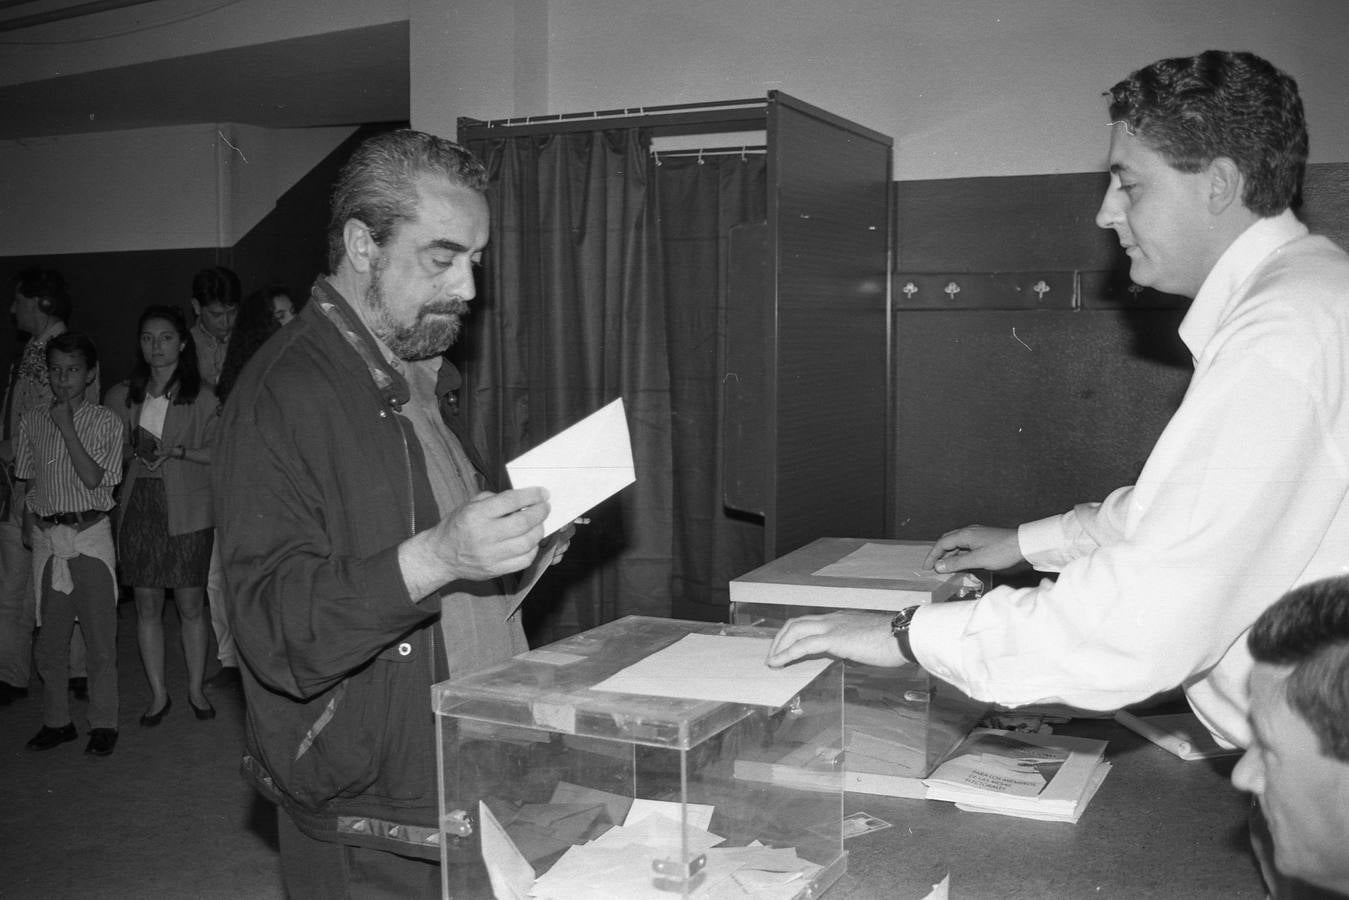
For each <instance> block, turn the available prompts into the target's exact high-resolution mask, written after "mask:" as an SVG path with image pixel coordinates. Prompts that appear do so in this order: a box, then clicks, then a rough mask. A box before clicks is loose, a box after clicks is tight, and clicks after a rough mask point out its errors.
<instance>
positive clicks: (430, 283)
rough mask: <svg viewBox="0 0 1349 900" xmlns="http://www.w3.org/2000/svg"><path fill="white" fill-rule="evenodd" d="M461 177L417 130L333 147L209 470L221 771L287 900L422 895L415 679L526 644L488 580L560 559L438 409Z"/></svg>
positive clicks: (428, 782)
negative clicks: (322, 233)
mask: <svg viewBox="0 0 1349 900" xmlns="http://www.w3.org/2000/svg"><path fill="white" fill-rule="evenodd" d="M485 185H486V173H485V172H484V170H483V167H482V165H481V163H479V162H478V161H477V160H476V159H475V158H473V156H472V155H470V154H469V153H468V152H467V151H465V150H464V149H462V148H461V147H459V146H458V145H456V144H453V143H451V142H449V141H446V140H443V139H441V138H437V137H434V136H432V135H429V134H423V133H420V132H414V131H397V132H390V133H387V134H382V135H378V136H376V137H373V138H371V139H369V140H368V141H366V142H365V143H364V144H362V145H361V146H360V147H359V148H357V150H356V151H355V153H354V154H353V155H352V157H351V159H350V160H349V161H348V162H347V164H346V165H345V166H344V168H343V170H342V173H341V175H340V176H339V180H338V184H337V186H336V189H335V190H334V193H333V201H332V212H331V217H330V219H329V226H328V248H329V250H328V266H329V272H330V273H331V274H329V275H328V276H326V277H322V278H319V279H318V281H317V282H316V283H315V285H314V287H313V291H312V292H311V294H310V301H309V303H308V304H307V305H306V306H305V308H304V310H303V312H302V313H301V314H300V316H299V317H298V318H297V319H296V321H294V322H292V323H291V324H289V325H287V326H285V327H284V328H283V329H281V331H280V332H279V333H277V334H276V335H274V336H273V337H272V338H271V339H270V340H268V341H267V342H266V344H264V345H263V347H262V348H261V349H260V350H258V352H257V353H256V354H255V355H254V356H253V358H252V359H251V360H250V361H249V363H248V365H247V366H246V367H245V368H244V371H243V373H242V374H241V375H240V377H239V381H238V383H237V384H236V385H235V386H234V388H233V389H232V391H231V394H230V399H229V402H228V404H227V405H226V407H225V413H224V423H223V426H222V428H221V440H220V448H219V452H218V453H217V457H216V466H215V471H214V473H213V480H214V488H215V498H216V504H217V509H218V511H219V525H220V536H221V555H222V556H223V558H224V563H225V575H226V580H227V582H228V586H229V590H228V591H227V597H228V598H229V603H230V615H231V622H232V623H233V625H234V629H235V637H236V639H237V641H238V646H239V651H240V654H241V655H242V657H243V659H244V661H245V662H246V663H247V665H245V666H244V667H243V669H242V674H243V682H244V695H245V697H246V699H247V703H248V711H249V714H248V722H247V736H246V740H247V747H246V751H245V758H244V770H245V772H246V773H247V775H248V776H249V777H250V779H251V780H252V781H253V782H254V784H255V785H256V786H257V787H258V789H259V790H260V791H261V792H262V793H263V795H264V796H266V797H268V798H269V799H270V800H272V801H273V802H274V803H276V804H277V805H278V829H279V843H280V851H281V868H282V875H283V877H284V880H285V883H286V891H287V894H288V895H289V896H290V897H292V898H294V900H301V898H310V897H348V896H361V897H370V896H381V897H383V896H391V897H392V896H397V897H439V896H440V871H439V868H438V866H437V865H435V863H436V861H437V860H438V857H439V849H438V847H439V845H438V835H439V828H438V822H439V813H438V803H439V799H438V795H437V791H436V784H437V777H436V746H435V717H434V716H432V715H431V712H430V709H429V707H428V705H427V697H428V696H429V695H428V691H429V690H430V686H431V685H432V684H433V683H435V682H436V681H439V680H443V679H445V678H449V677H454V676H458V675H461V674H463V673H467V672H471V671H474V670H476V669H479V668H481V667H483V666H486V665H489V664H491V663H494V662H497V661H500V660H503V659H506V658H509V657H510V656H512V655H514V654H516V653H518V652H520V651H522V650H524V649H526V647H527V644H526V642H525V639H524V632H523V629H522V628H521V626H520V622H519V617H518V615H515V614H512V612H511V609H510V601H509V599H508V598H509V594H510V590H511V585H510V584H508V583H505V582H504V581H503V579H502V576H505V575H507V574H508V573H512V572H517V571H519V570H521V569H523V568H525V567H526V566H527V565H528V564H529V563H530V562H531V561H532V560H533V559H534V557H535V556H536V555H537V554H539V553H541V552H542V553H549V554H552V555H553V557H552V559H553V561H555V560H556V559H557V558H558V555H559V554H560V553H561V552H562V550H563V549H564V544H562V543H558V544H557V545H556V546H555V545H554V544H553V543H551V542H550V543H549V544H548V545H545V547H546V549H543V550H540V547H539V544H540V541H541V539H542V537H543V522H544V520H545V518H546V517H547V513H548V503H547V496H546V492H545V491H544V490H542V489H540V488H527V489H521V490H508V491H503V492H501V493H490V492H488V491H487V490H485V489H484V488H485V485H486V483H487V482H486V477H485V475H484V472H485V471H486V470H485V468H484V467H483V466H482V465H481V464H480V463H477V462H475V459H476V453H475V452H474V450H473V447H472V445H471V444H469V443H468V442H466V441H464V440H462V439H461V438H460V437H459V433H458V432H457V431H456V425H457V422H455V421H454V420H451V419H447V418H444V417H442V412H441V406H440V396H439V394H440V392H441V390H442V388H441V386H442V385H444V384H445V383H446V381H447V379H446V378H445V376H446V374H447V369H446V368H445V367H447V366H449V363H448V362H445V361H443V359H442V356H441V354H442V353H443V352H444V350H445V349H446V348H447V347H448V346H449V345H450V344H451V342H452V341H453V340H454V338H455V336H456V334H457V333H458V330H459V321H460V318H461V317H462V316H463V315H464V313H465V312H467V310H468V305H469V302H470V301H471V300H473V298H474V296H475V292H476V288H475V285H474V267H475V265H476V264H477V262H478V260H479V258H480V256H481V254H482V250H483V246H484V245H485V244H486V242H487V234H488V209H487V200H486V198H485V197H484V195H483V190H484V188H485ZM564 540H565V539H564ZM297 748H298V750H297ZM462 868H463V869H464V870H468V869H469V868H471V867H468V866H465V867H462ZM447 877H451V876H449V875H447ZM451 883H452V884H453V883H454V878H453V877H451ZM483 887H485V884H484V885H483Z"/></svg>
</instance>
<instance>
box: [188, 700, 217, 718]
mask: <svg viewBox="0 0 1349 900" xmlns="http://www.w3.org/2000/svg"><path fill="white" fill-rule="evenodd" d="M187 705H188V706H190V707H192V715H194V716H196V717H197V718H198V719H203V720H205V719H214V718H215V707H214V706H212V705H211V701H210V700H207V701H206V705H205V706H204V707H203V706H198V705H197V704H195V703H193V702H192V698H191V697H188V698H187Z"/></svg>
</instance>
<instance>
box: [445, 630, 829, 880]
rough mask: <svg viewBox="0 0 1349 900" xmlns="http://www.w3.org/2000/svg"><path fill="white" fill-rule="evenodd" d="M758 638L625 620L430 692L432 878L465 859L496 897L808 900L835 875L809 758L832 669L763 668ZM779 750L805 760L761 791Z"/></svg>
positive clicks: (825, 731) (761, 635)
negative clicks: (435, 772)
mask: <svg viewBox="0 0 1349 900" xmlns="http://www.w3.org/2000/svg"><path fill="white" fill-rule="evenodd" d="M772 636H773V631H772V629H767V628H758V627H751V626H740V625H725V624H716V623H706V622H686V621H680V620H672V619H658V618H649V617H641V616H629V617H626V618H623V619H619V620H617V621H614V622H610V623H608V624H606V625H602V626H600V627H598V628H595V629H592V630H590V631H587V632H584V633H582V634H578V635H574V636H572V637H569V638H566V639H565V640H562V641H558V642H556V643H553V644H550V645H548V646H546V647H543V648H539V649H535V650H530V651H528V652H526V653H522V654H520V655H518V656H516V657H515V658H513V659H510V660H507V661H505V662H502V663H499V664H497V665H495V666H492V667H489V668H487V669H484V670H481V671H479V672H476V673H474V674H472V675H469V676H467V677H464V678H459V679H455V680H452V681H446V682H442V683H440V684H437V685H435V686H434V687H433V688H432V706H433V710H434V712H435V715H436V717H437V724H438V727H437V752H438V762H439V769H440V798H441V810H440V813H441V821H440V825H441V848H442V862H443V863H445V865H443V866H442V872H447V871H449V868H450V865H452V864H453V863H455V862H462V861H464V860H465V859H468V858H470V857H473V856H474V855H476V854H479V853H480V854H481V855H482V858H483V860H484V862H485V863H486V865H487V869H488V875H489V876H490V878H491V882H492V888H493V892H494V894H495V896H497V897H514V896H519V897H527V896H534V897H540V898H544V897H551V898H559V900H562V898H568V897H577V898H586V900H595V898H604V897H615V898H622V900H636V898H642V897H652V898H670V897H694V898H696V897H719V896H736V897H762V898H783V900H791V898H798V897H800V898H804V897H815V896H818V895H819V894H820V893H822V892H823V891H824V890H825V889H826V888H827V887H828V886H829V885H831V884H833V883H834V882H835V881H836V880H837V879H838V878H839V877H840V876H841V875H842V874H843V872H844V871H845V868H846V858H845V854H844V851H843V835H842V818H843V781H842V771H841V769H840V767H839V765H838V762H837V759H835V758H833V757H832V756H831V755H830V754H828V753H820V752H819V748H818V747H817V746H816V742H817V741H818V740H819V739H820V738H821V736H836V735H837V734H838V731H839V729H840V728H841V727H842V709H843V681H842V666H841V665H840V664H839V663H837V662H831V661H828V660H821V661H814V662H811V663H810V664H808V665H807V666H804V667H792V668H791V669H790V670H774V669H769V668H768V667H767V666H765V665H764V662H763V661H764V657H765V656H766V654H767V650H768V645H769V643H770V642H771V639H772ZM792 753H798V754H803V755H805V756H809V757H810V758H811V759H813V760H814V762H810V763H807V764H805V765H803V766H800V767H797V768H795V769H794V770H793V773H792V777H791V778H788V779H785V780H782V781H778V780H775V779H773V778H771V777H770V778H766V779H765V778H763V777H761V776H762V775H763V773H764V771H766V770H765V769H764V768H763V767H765V766H770V767H771V766H772V765H773V764H775V763H776V762H777V761H778V760H780V759H782V758H783V757H785V756H788V755H790V754H792ZM531 891H532V894H531V893H530V892H531ZM447 892H448V885H447Z"/></svg>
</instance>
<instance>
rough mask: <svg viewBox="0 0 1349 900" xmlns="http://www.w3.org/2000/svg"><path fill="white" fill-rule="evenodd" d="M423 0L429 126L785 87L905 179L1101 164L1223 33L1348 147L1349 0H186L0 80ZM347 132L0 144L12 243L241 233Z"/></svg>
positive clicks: (55, 36)
mask: <svg viewBox="0 0 1349 900" xmlns="http://www.w3.org/2000/svg"><path fill="white" fill-rule="evenodd" d="M170 7H172V15H173V17H176V18H178V19H181V21H175V22H172V23H166V22H165V21H164V20H165V19H166V18H167V17H169V12H167V11H168V10H169V9H170ZM404 19H406V20H409V21H410V23H411V29H410V31H411V40H412V48H411V50H412V54H411V55H412V63H411V69H412V71H411V80H412V97H411V109H412V120H413V125H414V126H415V127H419V128H424V129H426V130H430V131H436V132H438V133H441V134H453V133H454V131H455V119H456V117H458V116H463V115H469V116H474V117H476V118H501V117H506V116H518V115H532V114H540V113H561V112H579V111H586V110H592V109H605V108H615V107H638V106H643V105H661V104H669V103H682V102H697V101H707V100H723V99H732V98H741V97H760V96H763V95H764V94H765V93H766V92H768V91H769V90H774V89H780V90H783V91H786V92H787V93H790V94H793V95H795V96H797V97H800V98H801V99H803V100H805V101H807V102H810V103H813V104H816V105H818V106H822V107H824V108H826V109H829V110H831V111H834V112H837V113H839V114H841V115H844V116H847V117H849V118H851V119H854V120H856V121H858V122H860V123H862V124H863V125H867V126H869V127H871V128H874V129H876V130H878V131H881V132H884V133H886V134H889V135H891V136H892V137H894V138H895V139H896V150H895V177H896V178H899V179H926V178H950V177H964V176H986V175H1017V174H1043V173H1057V172H1079V171H1093V170H1099V169H1101V168H1102V167H1103V162H1104V150H1105V143H1106V131H1105V128H1104V127H1103V126H1104V117H1105V114H1104V103H1103V100H1102V97H1101V93H1102V92H1103V91H1104V90H1106V89H1107V88H1108V87H1109V86H1110V85H1111V84H1113V83H1114V82H1115V81H1117V80H1119V79H1120V78H1122V77H1123V76H1125V75H1126V74H1127V73H1128V72H1129V71H1131V70H1132V69H1134V68H1137V67H1138V66H1140V65H1144V64H1146V63H1148V62H1151V61H1152V60H1154V59H1157V58H1159V57H1161V56H1167V55H1175V54H1189V53H1194V52H1198V51H1200V50H1203V49H1206V48H1209V47H1226V48H1234V49H1250V50H1255V51H1256V52H1259V53H1261V54H1263V55H1265V56H1267V57H1268V58H1270V59H1271V60H1272V61H1274V62H1275V63H1276V64H1278V65H1280V66H1282V67H1283V68H1285V69H1287V70H1288V71H1289V72H1291V73H1292V74H1293V75H1294V76H1295V77H1297V78H1298V80H1299V82H1300V84H1301V86H1302V91H1303V97H1304V100H1305V102H1306V106H1307V113H1308V120H1309V122H1310V126H1311V134H1312V144H1311V147H1312V161H1313V162H1341V161H1349V103H1345V102H1344V100H1343V97H1342V94H1343V89H1344V85H1345V84H1347V83H1349V77H1346V76H1349V63H1346V62H1345V57H1344V54H1343V50H1342V46H1341V45H1342V43H1343V40H1344V36H1345V35H1346V34H1349V0H1277V2H1273V3H1271V2H1269V0H1186V2H1184V3H1178V2H1176V0H832V2H828V3H823V2H819V0H680V2H678V3H675V2H661V0H647V2H633V0H325V2H324V3H322V4H309V3H304V4H299V3H297V4H292V3H277V2H274V0H239V2H237V3H233V4H229V5H225V6H221V5H220V3H219V0H178V2H175V3H174V4H142V5H138V6H134V7H130V8H129V9H127V10H123V11H121V12H119V13H106V14H98V15H94V16H89V17H87V19H83V20H79V21H78V22H75V23H65V24H63V25H61V26H45V27H44V28H42V29H34V30H33V31H32V32H31V33H26V34H25V38H26V39H27V38H32V39H34V40H36V39H38V38H42V39H48V38H50V39H51V40H53V41H56V43H52V44H45V45H44V44H40V43H29V44H22V45H20V44H14V43H12V42H11V43H8V44H6V45H5V46H4V52H3V53H0V84H12V83H16V82H22V81H26V80H33V79H38V78H46V77H53V76H55V75H58V74H70V73H75V72H83V71H94V70H97V69H99V68H103V67H108V66H118V65H129V64H132V63H136V62H143V61H147V60H150V59H157V58H164V57H170V56H174V55H181V54H187V53H198V52H206V51H210V50H218V49H222V48H224V47H231V46H241V45H247V44H250V43H261V42H265V41H274V40H282V39H285V38H292V37H299V36H303V35H307V34H318V33H323V32H326V31H331V30H340V29H348V28H356V27H361V26H365V25H374V24H381V23H386V22H393V21H402V20H404ZM149 26H154V27H149ZM111 32H118V33H119V34H120V36H116V37H109V38H105V39H102V40H95V41H84V40H83V39H82V38H83V37H86V36H88V35H89V34H108V33H111ZM121 32H125V33H124V34H121ZM217 130H223V131H224V132H225V134H226V135H227V136H228V135H231V134H237V135H238V137H239V139H240V140H239V141H232V143H235V144H236V145H237V146H240V147H242V148H243V150H244V153H245V154H246V155H248V158H249V160H250V162H249V163H248V164H244V163H243V162H242V158H241V157H238V156H237V155H236V154H234V153H233V152H232V151H228V148H226V147H225V145H223V144H222V143H221V142H220V140H219V137H218V135H217V134H216V131H217ZM329 132H331V133H329ZM342 137H345V133H344V132H342V130H330V129H320V130H316V131H315V132H313V133H311V134H308V135H304V136H301V135H300V134H290V135H285V134H283V133H282V132H273V133H268V132H263V131H262V130H260V129H251V128H247V127H243V126H222V127H221V128H219V129H218V128H217V126H214V125H210V126H197V127H195V128H185V129H178V128H166V129H146V130H145V131H144V132H139V133H138V132H110V133H103V134H94V135H76V136H69V137H62V138H44V139H38V140H28V141H10V142H0V255H18V254H34V253H61V252H71V251H76V250H80V251H92V250H113V249H152V248H172V247H186V246H223V245H228V244H230V243H232V242H233V241H234V240H237V238H238V237H239V236H240V235H242V234H243V233H245V232H246V231H247V230H248V228H249V227H251V226H252V224H253V223H254V222H256V221H257V218H258V217H260V216H261V215H263V214H265V212H266V209H269V208H270V205H269V204H270V203H271V202H273V201H274V200H275V197H276V196H279V194H280V192H281V191H283V190H284V189H285V188H286V187H288V186H289V183H290V182H287V181H286V178H288V177H290V178H293V177H298V175H299V174H302V172H303V170H302V169H301V168H300V167H302V166H304V165H306V164H308V165H312V163H313V162H316V161H317V159H318V158H321V156H322V154H323V153H325V152H327V150H328V149H331V148H332V147H334V146H336V144H337V143H338V141H340V140H341V139H342ZM324 145H326V148H325V146H324ZM250 148H252V149H253V152H252V153H250V152H249V149H250Z"/></svg>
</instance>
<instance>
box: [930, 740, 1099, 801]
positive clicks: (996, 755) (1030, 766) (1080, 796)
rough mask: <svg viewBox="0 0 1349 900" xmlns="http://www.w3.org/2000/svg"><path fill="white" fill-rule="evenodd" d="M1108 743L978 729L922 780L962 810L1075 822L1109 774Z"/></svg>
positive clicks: (935, 796) (932, 797)
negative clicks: (1105, 758)
mask: <svg viewBox="0 0 1349 900" xmlns="http://www.w3.org/2000/svg"><path fill="white" fill-rule="evenodd" d="M1105 747H1106V742H1105V741H1097V740H1091V739H1089V738H1074V737H1065V736H1062V735H1043V734H1022V733H1014V732H1008V731H1002V730H999V729H992V728H989V729H977V730H976V731H974V732H973V733H971V734H970V736H969V737H968V738H966V739H965V741H964V742H963V743H961V745H960V746H959V747H957V748H956V749H955V751H954V752H953V753H952V754H951V755H950V756H949V757H947V759H946V761H945V762H943V763H942V764H941V765H939V766H938V767H937V768H936V770H935V771H933V773H932V774H931V775H930V776H929V777H928V778H927V779H925V780H924V782H923V784H924V785H926V787H927V797H928V799H929V800H949V801H951V802H954V803H955V804H956V806H957V807H959V808H960V809H965V810H970V811H972V812H988V813H998V814H1000V815H1004V816H1020V817H1022V818H1027V819H1041V820H1044V821H1048V822H1073V823H1076V822H1077V820H1078V819H1079V818H1081V816H1082V811H1083V810H1084V809H1086V806H1087V804H1088V803H1089V802H1091V798H1092V797H1093V796H1095V794H1096V789H1097V788H1099V787H1100V786H1101V782H1102V781H1104V780H1105V776H1106V775H1107V774H1108V773H1109V771H1110V763H1108V762H1106V761H1105V760H1104V759H1103V758H1102V756H1103V754H1104V752H1105Z"/></svg>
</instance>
